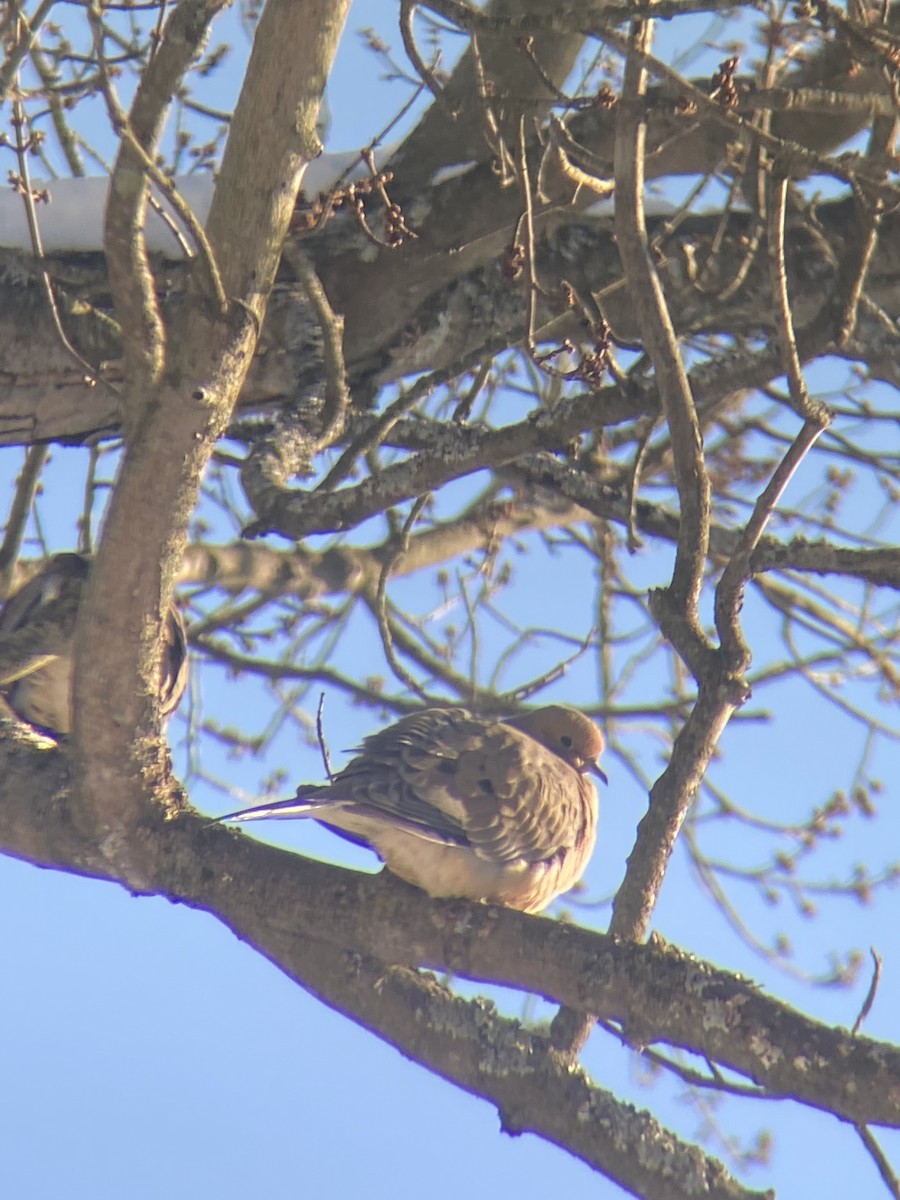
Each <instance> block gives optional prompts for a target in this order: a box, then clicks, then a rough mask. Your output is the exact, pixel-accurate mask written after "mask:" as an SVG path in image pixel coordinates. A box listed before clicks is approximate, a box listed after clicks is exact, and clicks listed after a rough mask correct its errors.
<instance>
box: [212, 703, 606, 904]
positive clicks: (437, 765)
mask: <svg viewBox="0 0 900 1200" xmlns="http://www.w3.org/2000/svg"><path fill="white" fill-rule="evenodd" d="M602 751H603V735H602V734H601V733H600V730H599V729H598V728H597V726H596V725H595V724H594V723H593V721H591V720H590V719H589V718H588V717H586V716H585V715H584V714H583V713H580V712H577V711H576V710H575V709H572V708H565V707H563V706H561V705H552V706H551V707H549V708H541V709H538V710H537V711H535V712H531V713H526V714H525V715H524V716H520V717H512V718H510V719H509V720H508V721H498V720H496V719H494V718H492V717H478V716H475V715H473V714H472V713H469V712H466V710H465V709H462V708H427V709H424V710H423V711H422V712H419V713H416V714H415V715H413V716H409V717H403V719H402V720H400V721H398V722H397V723H396V725H391V726H389V727H388V728H387V729H383V730H382V731H381V732H380V733H376V734H374V736H372V737H367V738H366V739H365V741H364V743H363V747H362V752H361V753H360V754H358V755H357V756H356V758H354V759H353V760H352V761H351V762H350V763H348V765H347V766H346V767H345V768H344V770H343V771H341V772H340V774H339V775H337V776H336V777H335V778H334V780H332V782H331V783H328V784H323V785H322V786H316V785H315V784H304V785H302V786H301V787H300V788H298V789H297V796H296V798H295V799H292V800H281V801H278V802H276V803H273V804H265V805H260V806H259V807H257V808H250V809H246V810H245V811H244V812H240V813H232V814H230V815H229V816H227V817H222V818H220V820H236V821H255V820H260V819H262V818H264V817H314V818H315V819H316V820H317V821H320V822H321V823H322V824H323V825H326V826H327V827H328V828H329V829H332V830H333V831H334V832H335V833H337V834H340V835H341V836H343V837H346V838H348V839H349V840H350V841H352V842H356V843H357V844H359V845H362V846H367V847H369V848H370V849H372V850H374V851H375V852H376V853H377V854H378V855H379V856H380V857H381V858H382V859H383V861H384V862H385V864H386V865H387V867H388V869H389V870H391V871H393V872H394V874H395V875H399V876H400V878H401V879H405V880H406V881H407V882H408V883H412V884H415V885H416V887H420V888H422V889H423V890H424V891H426V892H428V894H429V895H431V896H463V897H466V898H467V899H469V900H483V901H487V902H491V903H496V904H505V905H507V906H508V907H510V908H518V909H521V910H522V911H523V912H539V911H540V910H541V909H543V908H546V907H547V905H548V904H549V903H550V901H551V900H553V899H554V897H556V896H558V895H559V894H560V893H561V892H565V891H567V890H568V889H569V888H570V887H572V885H573V884H574V883H576V882H577V881H578V880H579V879H580V878H581V875H582V872H583V871H584V868H585V867H586V865H587V862H588V859H589V858H590V856H591V853H592V852H593V849H594V841H595V838H596V830H597V792H596V789H595V788H594V785H593V783H592V782H591V780H589V779H588V777H587V773H588V772H589V771H590V772H592V773H593V774H595V775H597V776H599V777H600V778H601V779H602V780H603V781H604V782H606V776H605V775H604V773H603V771H602V770H601V769H600V767H599V766H598V765H597V759H598V758H599V757H600V754H601V753H602Z"/></svg>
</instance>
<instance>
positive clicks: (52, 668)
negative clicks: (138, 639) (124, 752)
mask: <svg viewBox="0 0 900 1200" xmlns="http://www.w3.org/2000/svg"><path fill="white" fill-rule="evenodd" d="M89 571H90V560H89V559H87V558H85V557H84V555H82V554H56V555H54V557H53V558H50V559H48V560H47V563H46V564H45V566H44V567H43V568H42V569H41V570H40V571H39V572H38V573H37V575H35V576H33V578H31V579H30V580H29V581H28V583H26V584H25V586H24V587H22V588H20V589H19V591H18V592H15V593H14V594H13V595H12V596H10V598H9V599H8V600H7V601H6V603H5V604H4V606H3V608H2V610H0V639H7V640H8V641H9V643H10V645H11V646H12V644H13V643H15V642H18V643H21V645H17V646H16V648H15V650H14V651H13V653H12V655H11V656H10V662H9V663H8V664H2V665H0V692H2V693H3V695H4V696H5V698H6V701H7V703H8V704H9V706H10V707H11V708H12V709H13V710H14V711H15V712H16V714H17V715H18V716H19V717H20V718H21V719H22V720H23V721H27V722H28V723H29V724H30V725H36V726H37V727H38V728H39V729H42V730H47V731H49V732H50V733H54V734H66V733H70V732H71V730H72V711H71V692H72V639H73V637H74V633H75V618H76V616H77V613H78V604H79V601H80V599H81V593H82V589H83V587H84V581H85V580H86V579H87V577H88V573H89ZM16 633H19V634H20V636H19V638H17V639H16V638H13V637H12V636H11V635H14V634H16ZM4 657H5V656H4ZM187 679H188V656H187V638H186V636H185V630H184V621H183V620H182V616H181V613H180V612H179V610H178V608H177V607H176V605H175V604H172V605H170V607H169V613H168V617H167V619H166V622H165V626H164V630H163V648H162V656H161V659H160V686H159V693H160V696H159V703H160V709H161V710H162V714H163V716H164V717H166V716H168V715H169V714H170V713H171V712H173V711H174V710H175V709H176V708H177V707H178V702H179V700H180V699H181V697H182V694H183V693H184V689H185V687H186V686H187Z"/></svg>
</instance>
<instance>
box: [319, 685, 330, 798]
mask: <svg viewBox="0 0 900 1200" xmlns="http://www.w3.org/2000/svg"><path fill="white" fill-rule="evenodd" d="M324 711H325V693H324V692H321V693H320V694H319V704H318V707H317V708H316V737H317V738H318V739H319V750H320V751H321V753H322V763H323V765H324V767H325V774H326V775H327V777H328V782H329V783H331V782H332V781H333V780H334V772H333V771H332V769H331V755H330V754H329V753H328V744H327V743H326V741H325V730H324V727H323V725H322V715H323V713H324Z"/></svg>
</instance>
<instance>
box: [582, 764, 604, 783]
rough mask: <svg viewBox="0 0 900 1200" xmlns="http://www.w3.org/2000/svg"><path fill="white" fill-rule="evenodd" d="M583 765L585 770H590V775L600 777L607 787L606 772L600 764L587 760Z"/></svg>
mask: <svg viewBox="0 0 900 1200" xmlns="http://www.w3.org/2000/svg"><path fill="white" fill-rule="evenodd" d="M584 766H585V770H587V771H590V773H591V774H592V775H596V776H597V778H598V779H602V780H603V782H604V783H605V784H606V786H607V787H609V780H608V779H607V778H606V772H605V771H604V770H603V768H602V767H601V766H600V764H599V763H598V762H590V761H589V762H586V763H585V764H584Z"/></svg>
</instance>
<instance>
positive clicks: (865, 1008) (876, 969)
mask: <svg viewBox="0 0 900 1200" xmlns="http://www.w3.org/2000/svg"><path fill="white" fill-rule="evenodd" d="M869 953H870V954H871V955H872V962H873V969H872V982H871V983H870V984H869V990H868V992H867V993H866V998H865V1000H863V1005H862V1008H861V1009H860V1010H859V1016H858V1017H857V1018H856V1020H855V1021H854V1022H853V1028H852V1029H851V1030H850V1032H851V1033H852V1034H853V1035H854V1037H855V1036H856V1034H857V1033H859V1031H860V1029H862V1023H863V1021H864V1020H865V1019H866V1017H867V1016H868V1015H869V1013H870V1012H871V1011H872V1005H873V1004H874V1003H875V994H876V993H877V991H878V985H879V983H880V982H881V964H882V958H881V955H880V954H879V953H878V951H877V950H876V949H875V947H874V946H870V947H869Z"/></svg>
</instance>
